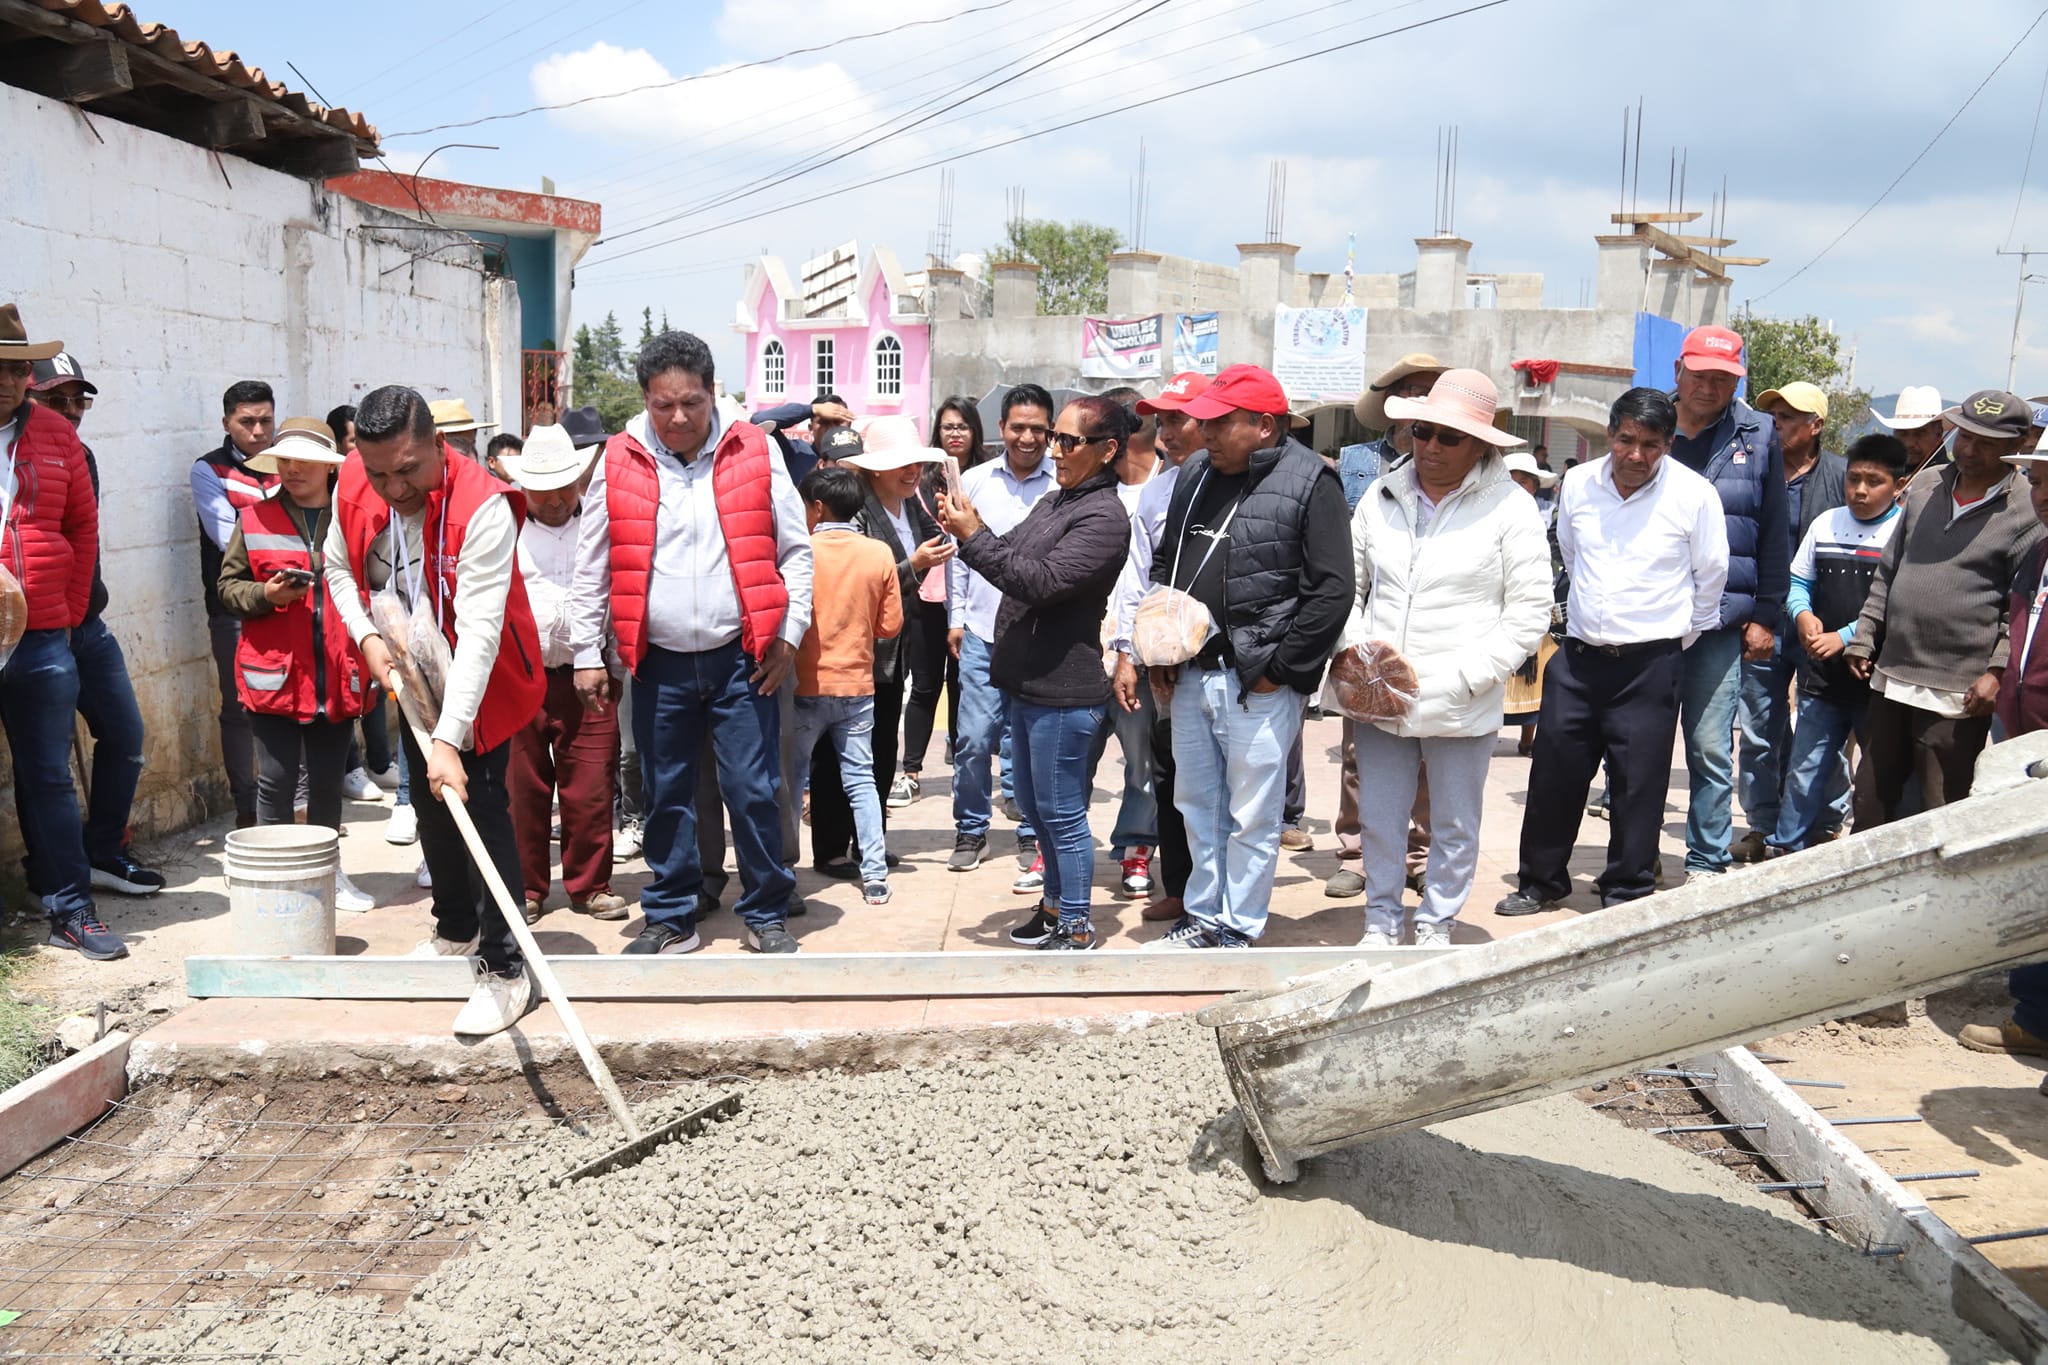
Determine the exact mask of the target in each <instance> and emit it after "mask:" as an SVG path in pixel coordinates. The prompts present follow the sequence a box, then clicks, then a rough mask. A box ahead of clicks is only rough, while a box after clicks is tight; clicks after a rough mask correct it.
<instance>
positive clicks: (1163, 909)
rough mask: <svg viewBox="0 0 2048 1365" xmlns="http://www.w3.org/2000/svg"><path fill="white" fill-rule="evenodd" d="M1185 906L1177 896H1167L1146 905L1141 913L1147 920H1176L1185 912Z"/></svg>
mask: <svg viewBox="0 0 2048 1365" xmlns="http://www.w3.org/2000/svg"><path fill="white" fill-rule="evenodd" d="M1186 910H1187V907H1186V906H1185V905H1184V904H1182V902H1181V898H1180V897H1179V896H1168V897H1166V898H1165V899H1164V900H1156V901H1153V902H1152V903H1151V904H1149V905H1147V906H1146V907H1145V909H1144V910H1143V912H1142V914H1143V916H1144V918H1146V919H1149V920H1176V919H1179V918H1180V917H1181V916H1182V915H1183V914H1185V913H1186Z"/></svg>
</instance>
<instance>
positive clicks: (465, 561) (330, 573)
mask: <svg viewBox="0 0 2048 1365" xmlns="http://www.w3.org/2000/svg"><path fill="white" fill-rule="evenodd" d="M391 519H392V521H393V522H394V523H396V524H397V525H398V526H399V528H400V534H401V535H403V536H404V537H405V560H406V566H407V572H406V573H404V574H397V575H394V574H393V573H392V546H391V535H390V531H389V528H388V527H387V528H386V531H385V533H384V534H383V535H380V536H378V537H377V538H376V540H374V541H372V542H371V545H370V549H369V553H368V554H366V555H365V556H364V564H363V577H364V579H365V581H364V583H363V584H362V588H363V589H364V590H367V591H369V592H377V591H380V590H381V589H383V588H385V587H391V588H394V589H395V590H396V591H397V593H398V596H399V599H400V600H401V601H403V602H404V603H405V604H406V606H407V607H411V606H413V605H414V603H413V600H412V594H411V585H410V584H409V583H408V582H406V579H407V578H409V577H411V576H414V575H419V576H420V577H421V580H422V582H424V574H425V572H426V571H427V565H428V560H427V557H426V551H425V546H424V545H423V544H422V543H421V536H422V533H423V530H424V527H425V525H426V513H425V512H424V511H421V512H419V513H416V514H414V515H413V516H409V517H401V516H399V515H398V513H397V512H395V511H394V512H393V513H392V514H391ZM516 528H517V523H516V522H515V521H514V520H513V517H512V508H511V505H510V504H509V503H507V502H506V501H505V500H504V499H503V498H486V499H485V500H484V502H483V504H482V505H481V506H479V507H478V508H477V509H476V512H475V514H474V515H472V516H471V517H470V519H469V529H468V530H466V531H465V532H464V533H463V536H462V552H461V555H460V557H459V558H457V560H456V561H455V603H454V607H455V653H454V657H453V658H452V659H451V660H450V662H449V666H448V689H447V695H445V696H444V697H442V698H441V719H440V720H439V721H438V722H436V723H435V725H434V733H433V734H432V735H431V736H430V738H433V739H438V740H442V741H444V742H446V743H448V744H452V745H454V746H455V747H456V748H458V749H466V748H468V747H469V730H470V726H471V725H473V724H474V723H475V721H476V712H477V708H478V707H480V706H482V705H483V702H484V688H485V687H486V686H488V685H489V683H490V681H491V670H492V668H494V667H496V665H497V662H498V645H499V642H500V641H501V640H502V639H503V637H504V634H505V601H506V599H507V597H509V596H510V594H511V592H512V575H513V574H514V573H515V572H517V564H516V554H515V551H516V549H517V537H516V536H515V535H514V531H515V530H516ZM322 554H324V555H325V556H326V565H325V568H326V576H327V595H328V597H329V599H330V600H332V601H333V603H334V605H335V608H336V609H337V610H338V611H340V612H341V623H342V624H343V625H344V626H346V627H348V633H349V638H350V639H352V640H354V641H355V642H356V644H357V645H358V646H360V645H361V644H362V643H363V640H364V639H365V638H366V637H368V636H371V635H375V634H376V633H377V627H376V626H375V625H373V624H372V623H371V621H370V613H369V612H368V611H367V610H365V609H364V607H363V603H362V596H361V593H359V592H358V591H357V584H356V580H355V575H354V573H353V572H351V571H350V569H349V563H348V541H347V539H346V538H345V537H344V536H343V535H342V533H341V518H339V517H333V518H330V519H329V521H328V523H327V543H326V546H325V548H324V549H323V550H322ZM394 578H395V579H396V580H397V581H395V582H394V581H393V580H394ZM444 609H445V608H444Z"/></svg>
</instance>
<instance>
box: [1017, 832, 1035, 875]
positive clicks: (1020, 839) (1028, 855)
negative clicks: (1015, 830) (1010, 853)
mask: <svg viewBox="0 0 2048 1365" xmlns="http://www.w3.org/2000/svg"><path fill="white" fill-rule="evenodd" d="M1037 861H1038V836H1036V835H1034V834H1020V835H1018V836H1017V870H1018V871H1019V872H1029V871H1030V870H1031V867H1032V864H1034V863H1036V862H1037Z"/></svg>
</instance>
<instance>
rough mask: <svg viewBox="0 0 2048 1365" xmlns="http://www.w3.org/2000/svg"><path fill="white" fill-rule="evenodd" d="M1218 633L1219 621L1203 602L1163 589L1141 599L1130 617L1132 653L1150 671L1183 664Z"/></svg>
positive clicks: (1157, 589)
mask: <svg viewBox="0 0 2048 1365" xmlns="http://www.w3.org/2000/svg"><path fill="white" fill-rule="evenodd" d="M1215 633H1216V620H1215V618H1214V617H1213V616H1211V615H1210V614H1209V609H1208V608H1207V607H1206V606H1204V605H1202V601H1201V599H1200V598H1198V597H1196V596H1195V595H1194V594H1192V593H1187V592H1182V591H1181V590H1180V589H1178V588H1169V587H1166V586H1164V585H1161V586H1158V587H1155V588H1153V589H1152V590H1151V591H1150V592H1148V593H1146V594H1145V595H1144V596H1143V597H1142V598H1140V599H1138V610H1137V611H1136V612H1135V613H1133V614H1132V617H1131V653H1132V654H1133V655H1135V656H1136V658H1137V660H1138V662H1139V663H1141V664H1144V665H1145V666H1146V667H1148V668H1170V667H1172V666H1173V665H1175V664H1184V663H1186V662H1187V661H1188V660H1189V659H1192V658H1194V657H1195V656H1196V655H1197V654H1200V653H1201V652H1202V648H1203V646H1205V645H1207V644H1208V643H1209V637H1210V636H1211V635H1214V634H1215Z"/></svg>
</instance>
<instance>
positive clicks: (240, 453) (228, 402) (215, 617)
mask: <svg viewBox="0 0 2048 1365" xmlns="http://www.w3.org/2000/svg"><path fill="white" fill-rule="evenodd" d="M220 411H221V418H220V424H221V427H222V429H223V430H225V431H226V432H227V435H226V436H225V437H224V438H223V439H222V440H221V443H220V445H219V446H218V447H216V448H214V449H212V450H209V451H207V452H206V453H205V454H204V455H201V456H200V457H199V458H198V459H196V460H194V461H193V462H192V473H191V476H190V482H191V485H192V508H193V510H194V511H195V512H197V513H198V515H199V581H200V584H201V586H202V588H203V590H204V592H205V596H206V629H207V633H208V634H209V635H210V636H211V637H212V641H213V667H214V672H215V674H216V677H217V681H218V682H219V685H220V756H221V762H222V765H223V766H224V767H226V769H227V778H228V795H229V796H230V797H232V798H233V800H234V804H235V828H237V829H247V828H249V827H250V826H251V825H253V824H255V823H256V737H255V734H254V732H252V731H251V730H250V728H249V716H248V713H247V712H245V711H244V710H243V709H242V701H241V698H240V697H239V696H238V695H236V692H235V652H236V650H238V649H239V648H240V647H241V644H242V623H241V621H240V620H239V619H238V618H237V617H236V616H235V615H234V613H233V612H230V611H229V610H228V609H227V608H226V607H225V606H223V605H221V600H220V593H219V591H218V590H217V588H216V586H215V585H216V584H217V583H219V581H220V561H221V556H222V555H223V554H225V553H226V552H227V548H228V541H230V540H232V539H233V538H234V534H235V527H236V526H238V525H239V524H240V523H241V518H242V509H243V508H245V507H249V506H253V505H254V504H256V503H259V502H261V501H263V499H265V498H267V497H269V496H270V493H271V490H272V489H274V488H275V487H277V475H275V474H258V473H256V472H255V471H254V470H252V469H250V468H249V461H250V460H252V459H254V458H256V457H257V456H258V455H261V454H262V453H263V452H264V451H266V450H268V449H270V444H271V441H270V438H271V434H272V432H273V430H274V429H275V427H276V425H277V404H276V401H275V399H274V398H273V397H272V395H271V392H270V385H268V384H266V383H264V382H263V381H262V380H260V379H244V380H240V381H238V382H236V383H234V384H230V385H229V386H228V390H227V392H226V393H224V394H222V395H221V400H220Z"/></svg>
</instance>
